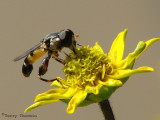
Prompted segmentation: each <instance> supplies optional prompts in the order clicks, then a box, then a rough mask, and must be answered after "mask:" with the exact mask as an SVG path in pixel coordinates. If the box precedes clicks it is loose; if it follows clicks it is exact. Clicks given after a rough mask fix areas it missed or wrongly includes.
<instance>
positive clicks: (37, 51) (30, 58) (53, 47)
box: [14, 29, 79, 82]
mask: <svg viewBox="0 0 160 120" xmlns="http://www.w3.org/2000/svg"><path fill="white" fill-rule="evenodd" d="M78 36H79V35H77V34H76V35H75V34H74V33H73V32H72V30H70V29H65V30H61V31H60V32H56V33H50V34H48V35H47V36H46V37H45V38H43V39H42V41H40V43H39V44H37V45H35V46H34V47H32V48H31V49H29V50H28V51H26V52H25V53H23V54H21V55H20V56H18V57H16V58H15V59H14V61H18V60H20V59H22V58H24V57H26V58H25V59H24V63H23V65H22V73H23V75H24V76H25V77H29V76H30V74H31V72H32V70H33V65H32V64H33V63H34V62H36V60H38V59H39V58H40V57H42V56H43V55H44V54H45V53H47V54H48V55H47V57H46V58H44V59H43V61H42V64H41V66H40V67H39V73H38V76H39V79H40V80H43V81H45V82H52V81H54V80H56V79H52V80H47V79H44V78H42V77H41V76H42V75H44V74H45V73H46V72H47V69H48V64H49V60H50V58H51V57H52V58H53V59H55V60H56V61H58V62H60V63H61V64H65V61H64V60H63V59H61V58H59V57H58V56H59V54H58V52H63V53H64V54H65V55H67V56H68V54H67V53H65V52H64V51H62V49H63V48H64V47H66V48H69V49H70V50H72V51H73V52H74V53H75V54H76V51H75V47H76V40H75V39H76V38H77V37H78Z"/></svg>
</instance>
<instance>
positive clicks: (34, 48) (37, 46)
mask: <svg viewBox="0 0 160 120" xmlns="http://www.w3.org/2000/svg"><path fill="white" fill-rule="evenodd" d="M41 45H42V43H39V44H37V45H35V46H34V47H32V48H31V49H29V50H27V51H26V52H25V53H23V54H21V55H20V56H18V57H16V58H15V59H14V61H18V60H20V59H22V58H24V57H26V56H27V55H28V54H30V52H32V51H34V50H36V49H37V48H39V47H41Z"/></svg>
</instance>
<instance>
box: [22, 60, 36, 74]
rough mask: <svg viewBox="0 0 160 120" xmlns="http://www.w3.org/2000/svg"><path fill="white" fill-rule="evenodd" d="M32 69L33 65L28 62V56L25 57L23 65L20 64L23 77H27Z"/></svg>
mask: <svg viewBox="0 0 160 120" xmlns="http://www.w3.org/2000/svg"><path fill="white" fill-rule="evenodd" d="M32 70H33V65H32V64H29V61H28V58H25V60H24V63H23V66H22V73H23V75H24V76H25V77H29V76H30V74H31V72H32Z"/></svg>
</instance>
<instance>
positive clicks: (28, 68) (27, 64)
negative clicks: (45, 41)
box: [22, 48, 46, 77]
mask: <svg viewBox="0 0 160 120" xmlns="http://www.w3.org/2000/svg"><path fill="white" fill-rule="evenodd" d="M45 53H46V51H45V50H44V49H40V48H39V49H36V50H34V51H31V52H30V54H29V55H28V56H27V57H26V58H25V60H24V63H23V66H22V73H23V75H24V76H25V77H29V76H30V74H31V72H32V70H33V65H32V64H33V63H34V62H35V61H36V60H37V59H39V58H40V57H41V56H43V55H44V54H45Z"/></svg>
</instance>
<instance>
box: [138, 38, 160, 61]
mask: <svg viewBox="0 0 160 120" xmlns="http://www.w3.org/2000/svg"><path fill="white" fill-rule="evenodd" d="M158 40H160V38H153V39H150V40H148V41H146V42H145V43H146V47H145V49H144V50H143V51H142V52H141V54H142V53H143V52H144V51H146V49H147V48H148V47H149V46H150V45H152V44H153V43H154V42H156V41H158ZM141 54H139V55H138V56H137V57H136V59H137V58H138V57H139V56H140V55H141Z"/></svg>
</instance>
